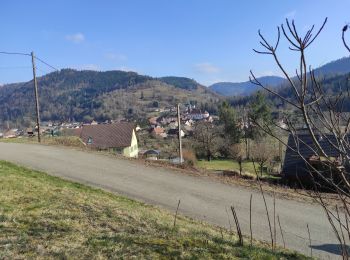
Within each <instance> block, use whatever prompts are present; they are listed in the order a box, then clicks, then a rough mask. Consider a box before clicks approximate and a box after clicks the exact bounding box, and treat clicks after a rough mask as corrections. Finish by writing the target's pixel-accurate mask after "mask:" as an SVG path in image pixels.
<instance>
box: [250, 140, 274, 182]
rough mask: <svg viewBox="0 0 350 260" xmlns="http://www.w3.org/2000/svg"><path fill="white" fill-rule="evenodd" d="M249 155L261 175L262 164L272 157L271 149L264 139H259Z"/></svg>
mask: <svg viewBox="0 0 350 260" xmlns="http://www.w3.org/2000/svg"><path fill="white" fill-rule="evenodd" d="M251 157H252V159H253V161H254V162H256V163H257V164H258V165H259V171H260V176H261V177H262V175H263V170H264V166H266V164H267V163H268V162H269V161H270V160H271V159H272V158H273V149H272V147H271V146H270V145H269V144H268V143H267V142H266V141H259V142H257V143H255V144H254V145H253V147H252V151H251Z"/></svg>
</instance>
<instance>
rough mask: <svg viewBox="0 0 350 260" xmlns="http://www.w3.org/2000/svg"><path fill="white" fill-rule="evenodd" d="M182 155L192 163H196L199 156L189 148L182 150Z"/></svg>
mask: <svg viewBox="0 0 350 260" xmlns="http://www.w3.org/2000/svg"><path fill="white" fill-rule="evenodd" d="M182 156H183V158H184V160H185V162H187V163H188V164H190V165H192V166H193V165H194V164H195V163H196V162H197V157H196V154H195V153H194V151H193V150H189V149H184V150H183V151H182Z"/></svg>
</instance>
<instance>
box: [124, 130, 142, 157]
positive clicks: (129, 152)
mask: <svg viewBox="0 0 350 260" xmlns="http://www.w3.org/2000/svg"><path fill="white" fill-rule="evenodd" d="M138 154H139V147H138V143H137V138H136V134H135V131H134V130H132V137H131V145H130V146H129V147H126V148H124V149H123V155H124V156H125V157H138Z"/></svg>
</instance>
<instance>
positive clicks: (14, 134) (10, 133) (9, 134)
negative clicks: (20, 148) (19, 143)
mask: <svg viewBox="0 0 350 260" xmlns="http://www.w3.org/2000/svg"><path fill="white" fill-rule="evenodd" d="M18 135H19V133H18V129H15V128H14V129H10V130H7V131H6V132H5V133H4V138H16V137H17V136H18Z"/></svg>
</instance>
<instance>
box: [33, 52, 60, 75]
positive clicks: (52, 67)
mask: <svg viewBox="0 0 350 260" xmlns="http://www.w3.org/2000/svg"><path fill="white" fill-rule="evenodd" d="M34 58H35V59H37V60H38V61H40V62H42V63H43V64H45V65H46V66H48V67H50V68H51V69H53V70H56V71H57V70H59V69H57V68H55V67H54V66H52V65H50V64H48V63H47V62H45V61H43V60H42V59H39V58H38V57H37V56H35V57H34Z"/></svg>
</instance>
